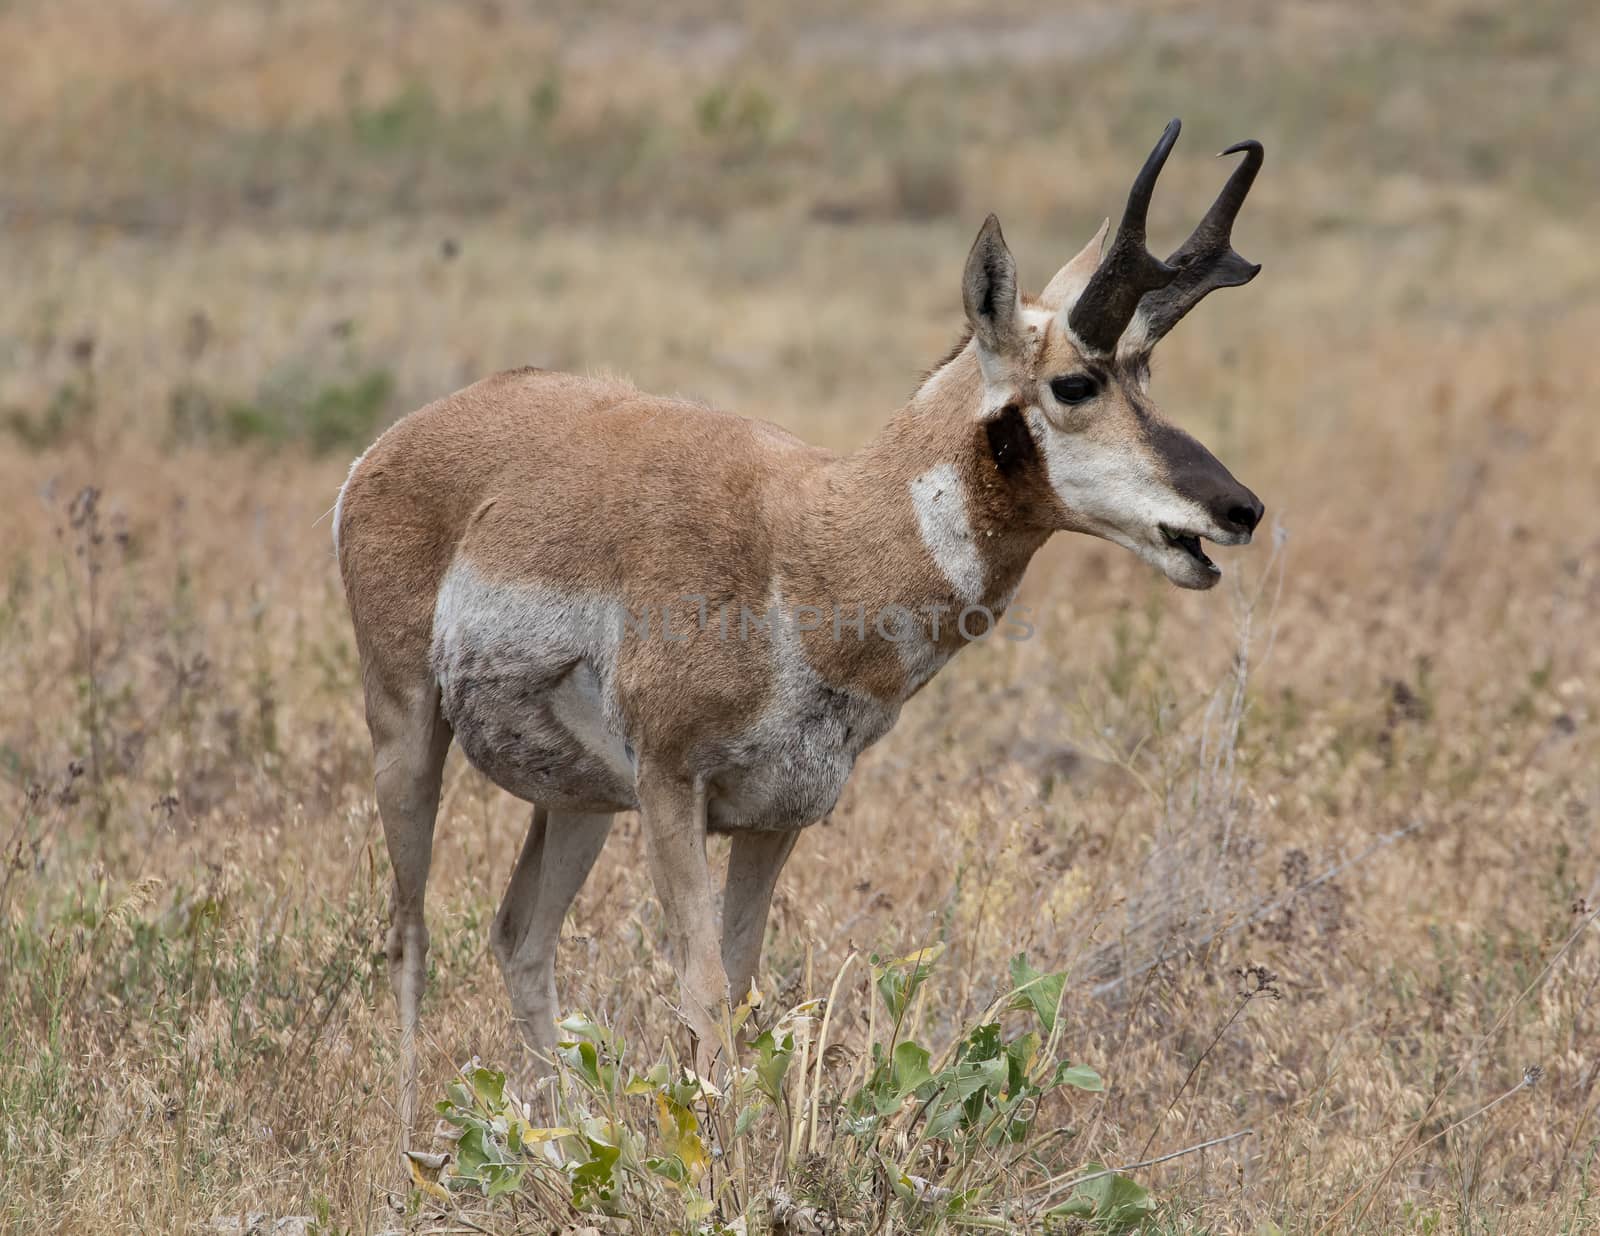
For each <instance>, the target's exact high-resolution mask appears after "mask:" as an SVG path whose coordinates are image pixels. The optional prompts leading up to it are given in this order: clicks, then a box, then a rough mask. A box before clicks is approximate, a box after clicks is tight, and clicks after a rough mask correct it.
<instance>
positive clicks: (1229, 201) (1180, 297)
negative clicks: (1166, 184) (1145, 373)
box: [1097, 141, 1265, 348]
mask: <svg viewBox="0 0 1600 1236" xmlns="http://www.w3.org/2000/svg"><path fill="white" fill-rule="evenodd" d="M1241 153H1242V154H1243V155H1244V162H1242V163H1240V164H1239V166H1238V167H1236V168H1234V169H1233V175H1231V176H1229V177H1228V183H1227V184H1225V185H1223V186H1222V192H1221V193H1219V194H1217V200H1216V201H1214V202H1213V203H1211V209H1210V210H1208V211H1206V217H1205V218H1204V219H1202V220H1200V226H1199V227H1197V228H1195V230H1194V232H1193V233H1192V234H1191V235H1190V237H1189V239H1188V240H1186V241H1184V242H1183V244H1182V245H1180V246H1179V247H1178V249H1177V250H1176V251H1175V252H1174V253H1173V254H1172V256H1171V257H1169V258H1168V259H1167V264H1168V265H1169V266H1171V267H1175V268H1176V270H1177V277H1176V278H1174V279H1173V280H1172V281H1171V282H1170V283H1168V284H1167V285H1166V286H1165V287H1161V288H1155V289H1152V290H1151V291H1149V292H1147V293H1145V296H1144V299H1143V300H1142V301H1140V302H1139V311H1140V313H1141V315H1142V316H1143V318H1144V320H1145V325H1146V337H1145V344H1144V346H1145V347H1146V348H1149V347H1153V346H1155V343H1156V341H1157V340H1158V339H1160V338H1161V337H1162V336H1163V335H1165V334H1166V333H1167V332H1168V331H1169V330H1171V329H1172V328H1173V327H1174V326H1176V325H1177V324H1178V320H1179V319H1180V318H1182V317H1183V315H1184V314H1186V313H1188V312H1189V310H1191V309H1193V308H1194V307H1195V306H1196V305H1197V304H1199V303H1200V301H1201V300H1203V299H1204V298H1205V296H1206V294H1207V293H1209V292H1213V291H1215V290H1216V289H1217V288H1236V287H1239V286H1241V285H1242V284H1246V283H1249V282H1250V280H1252V279H1254V278H1255V277H1256V275H1257V274H1258V273H1259V272H1260V270H1261V267H1260V265H1259V264H1258V263H1255V262H1247V261H1245V259H1244V258H1242V257H1240V256H1239V254H1238V253H1237V252H1236V251H1235V250H1234V247H1233V221H1234V220H1235V219H1236V218H1238V216H1239V208H1240V207H1241V206H1243V205H1244V199H1245V196H1246V194H1248V193H1249V192H1250V186H1251V185H1252V184H1254V183H1255V179H1256V173H1257V172H1259V171H1260V170H1261V161H1262V159H1263V158H1264V157H1265V156H1264V152H1263V151H1262V149H1261V143H1260V142H1255V141H1250V142H1236V143H1235V144H1234V145H1232V146H1229V147H1228V148H1227V149H1226V150H1224V151H1223V152H1222V154H1221V155H1218V156H1217V157H1218V158H1219V159H1220V158H1222V157H1223V155H1231V154H1241ZM1097 277H1098V276H1097Z"/></svg>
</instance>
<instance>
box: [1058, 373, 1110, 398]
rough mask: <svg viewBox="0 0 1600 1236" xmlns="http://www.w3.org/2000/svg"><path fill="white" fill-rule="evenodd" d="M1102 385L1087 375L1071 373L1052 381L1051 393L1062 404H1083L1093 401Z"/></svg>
mask: <svg viewBox="0 0 1600 1236" xmlns="http://www.w3.org/2000/svg"><path fill="white" fill-rule="evenodd" d="M1099 389H1100V384H1099V383H1098V382H1096V381H1095V380H1094V379H1093V378H1091V377H1090V376H1089V375H1088V374H1086V373H1069V374H1068V375H1067V376H1066V377H1064V378H1052V379H1051V380H1050V393H1051V394H1052V395H1054V396H1055V397H1056V398H1057V399H1059V400H1060V401H1061V402H1062V403H1082V402H1083V401H1084V400H1086V399H1093V398H1094V396H1095V393H1096V392H1097V391H1099Z"/></svg>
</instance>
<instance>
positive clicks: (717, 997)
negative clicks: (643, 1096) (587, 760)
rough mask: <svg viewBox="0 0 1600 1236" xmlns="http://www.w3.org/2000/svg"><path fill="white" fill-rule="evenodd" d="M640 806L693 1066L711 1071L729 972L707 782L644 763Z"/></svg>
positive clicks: (702, 1071) (706, 1073) (724, 1012)
mask: <svg viewBox="0 0 1600 1236" xmlns="http://www.w3.org/2000/svg"><path fill="white" fill-rule="evenodd" d="M639 808H640V815H641V818H642V824H643V828H644V837H645V847H646V849H647V850H648V852H649V855H650V876H651V879H652V880H653V881H654V883H655V887H656V898H657V900H659V901H660V902H661V911H662V915H663V916H664V917H665V919H666V925H667V941H668V944H669V947H670V950H671V955H672V965H673V968H674V969H675V970H676V971H677V974H678V984H679V988H680V990H681V992H682V998H683V1015H684V1019H685V1020H686V1021H687V1022H688V1023H689V1029H690V1030H691V1031H693V1032H694V1035H695V1038H696V1040H697V1042H696V1045H695V1069H696V1071H697V1072H699V1073H700V1074H701V1075H702V1076H709V1075H710V1072H711V1066H712V1064H713V1062H714V1061H715V1059H716V1056H717V1048H718V1045H719V1044H720V1043H721V1041H722V1025H723V1022H724V1019H725V1017H726V1015H727V1009H728V976H727V974H726V973H725V972H724V970H723V968H722V954H721V949H720V947H719V941H718V939H717V910H716V899H715V897H714V896H713V894H712V888H711V871H710V868H709V866H708V865H707V863H706V794H705V783H704V782H703V781H702V780H700V779H699V778H690V777H685V776H680V775H678V774H676V773H672V772H669V771H666V770H664V769H658V768H655V767H652V766H650V765H648V764H646V765H643V766H641V767H640V769H639Z"/></svg>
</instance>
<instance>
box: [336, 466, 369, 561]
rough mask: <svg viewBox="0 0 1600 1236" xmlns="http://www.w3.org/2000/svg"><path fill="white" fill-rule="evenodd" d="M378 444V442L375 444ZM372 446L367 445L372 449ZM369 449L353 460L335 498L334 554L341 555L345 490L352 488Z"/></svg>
mask: <svg viewBox="0 0 1600 1236" xmlns="http://www.w3.org/2000/svg"><path fill="white" fill-rule="evenodd" d="M374 445H376V444H374ZM371 449H372V447H370V446H369V447H367V451H370V450H371ZM367 451H362V452H361V454H359V455H357V456H356V457H355V459H354V460H352V461H351V464H350V471H348V472H346V473H345V476H344V484H343V485H341V486H339V496H338V497H337V498H335V499H334V500H333V556H334V557H335V558H337V557H338V556H339V520H340V519H342V518H343V517H344V491H345V490H347V489H349V488H350V482H351V481H352V480H354V479H355V475H356V469H357V468H359V467H360V466H361V461H362V460H363V459H365V458H366V457H367Z"/></svg>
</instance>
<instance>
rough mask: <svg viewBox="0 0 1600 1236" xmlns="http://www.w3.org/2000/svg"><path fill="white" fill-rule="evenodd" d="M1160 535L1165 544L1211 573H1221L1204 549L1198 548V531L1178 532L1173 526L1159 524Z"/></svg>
mask: <svg viewBox="0 0 1600 1236" xmlns="http://www.w3.org/2000/svg"><path fill="white" fill-rule="evenodd" d="M1161 535H1162V536H1163V537H1165V538H1166V541H1167V544H1168V545H1170V546H1172V547H1173V548H1174V549H1177V550H1181V551H1182V552H1184V553H1186V554H1188V555H1189V557H1190V558H1192V559H1194V561H1195V562H1196V563H1197V564H1198V565H1199V566H1200V567H1201V568H1202V569H1204V570H1206V571H1209V572H1210V573H1211V574H1213V575H1221V574H1222V571H1221V569H1220V568H1219V567H1218V566H1217V564H1216V563H1215V562H1212V561H1211V559H1210V558H1208V557H1206V551H1205V550H1203V549H1201V548H1200V534H1199V533H1198V532H1180V531H1178V530H1177V529H1175V528H1169V527H1167V526H1166V524H1162V525H1161Z"/></svg>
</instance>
